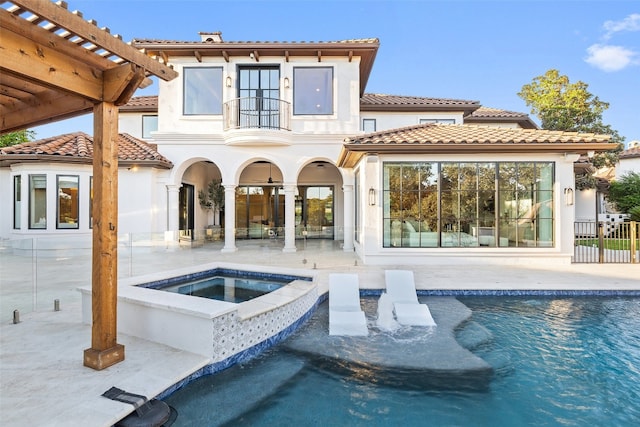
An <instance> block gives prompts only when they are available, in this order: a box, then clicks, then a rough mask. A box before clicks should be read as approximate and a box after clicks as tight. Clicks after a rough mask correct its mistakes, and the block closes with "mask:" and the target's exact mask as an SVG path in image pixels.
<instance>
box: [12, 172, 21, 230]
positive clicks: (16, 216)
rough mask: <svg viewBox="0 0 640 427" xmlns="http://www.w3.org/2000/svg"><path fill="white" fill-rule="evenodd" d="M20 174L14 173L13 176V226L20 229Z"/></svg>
mask: <svg viewBox="0 0 640 427" xmlns="http://www.w3.org/2000/svg"><path fill="white" fill-rule="evenodd" d="M21 191H22V176H20V175H16V176H14V177H13V228H14V229H16V230H19V229H20V226H21V222H20V221H21V220H20V218H21V215H22V205H21V203H22V195H21Z"/></svg>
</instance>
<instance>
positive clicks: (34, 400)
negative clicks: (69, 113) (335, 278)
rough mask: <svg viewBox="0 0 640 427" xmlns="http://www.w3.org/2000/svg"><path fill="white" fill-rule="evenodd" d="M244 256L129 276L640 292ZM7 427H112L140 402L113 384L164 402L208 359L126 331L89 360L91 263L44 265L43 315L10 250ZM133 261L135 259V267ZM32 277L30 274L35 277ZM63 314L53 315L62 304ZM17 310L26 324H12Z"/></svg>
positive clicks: (150, 264)
mask: <svg viewBox="0 0 640 427" xmlns="http://www.w3.org/2000/svg"><path fill="white" fill-rule="evenodd" d="M238 247H239V250H238V252H235V253H231V254H221V253H220V246H219V245H205V246H204V247H202V248H197V249H190V250H177V251H175V252H172V253H170V254H167V253H165V252H157V253H148V254H141V255H139V256H138V259H137V263H136V264H135V266H131V265H128V264H126V262H127V260H124V261H122V262H121V263H120V264H119V270H120V272H121V273H123V274H124V273H132V275H140V274H147V273H149V272H153V271H157V270H159V269H173V268H177V267H182V266H185V265H196V264H200V263H202V264H204V263H208V262H211V261H212V260H213V259H215V260H216V261H227V262H234V263H240V264H242V263H246V264H256V263H259V262H260V263H264V264H265V265H270V266H283V267H287V268H305V269H307V268H313V267H314V266H315V267H316V268H315V270H317V274H318V279H319V287H320V289H319V291H320V292H326V290H327V288H328V280H327V276H328V274H329V273H331V272H336V271H337V272H354V273H358V275H359V278H360V285H361V287H362V288H367V289H382V288H383V287H384V270H385V269H386V268H410V269H412V270H413V271H414V272H415V277H416V286H417V288H418V289H425V290H427V289H440V290H455V289H462V290H474V289H493V290H517V289H519V290H534V289H538V290H621V291H625V290H626V291H632V290H634V291H638V290H640V264H635V265H629V264H603V265H600V264H572V265H564V266H558V265H556V266H550V267H544V268H543V267H541V266H470V267H464V266H459V265H443V266H441V267H440V268H438V269H434V267H433V266H412V267H403V266H394V265H392V266H362V265H360V261H359V260H358V259H357V257H356V256H355V254H354V253H346V252H344V251H342V249H341V248H340V247H339V246H338V245H335V244H332V243H331V242H329V243H327V242H326V241H320V242H309V243H308V246H307V249H306V250H304V251H302V250H299V251H298V252H295V253H282V250H281V248H282V244H281V242H270V241H264V242H246V243H244V242H239V243H238ZM0 257H2V259H0V291H1V293H0V297H1V298H0V299H1V301H0V304H1V308H2V309H1V311H0V313H1V316H2V317H1V319H0V425H3V426H24V425H38V426H58V425H59V426H69V425H82V426H110V425H112V424H114V423H115V422H117V421H118V420H119V419H121V418H122V417H123V416H125V415H126V414H127V413H129V412H131V410H132V407H130V405H127V404H124V403H119V402H114V401H111V400H108V399H106V398H103V397H101V396H100V395H101V394H102V393H103V392H104V391H106V390H107V389H109V388H110V387H112V386H116V387H119V388H121V389H124V390H127V391H130V392H132V393H137V394H143V395H147V396H150V397H152V396H155V395H157V394H158V393H161V392H162V391H164V390H165V389H167V388H169V387H170V386H172V385H173V384H175V383H176V382H178V381H179V380H181V379H183V378H185V377H187V376H189V375H190V374H191V373H193V372H196V371H198V370H199V369H200V368H201V367H203V366H204V365H206V364H207V363H208V359H207V358H205V357H203V356H199V355H195V354H192V353H188V352H185V351H180V350H176V349H173V348H171V347H168V346H163V345H160V344H156V343H153V342H150V341H145V340H142V339H139V338H135V337H131V336H127V335H123V334H119V338H118V342H119V343H121V344H123V345H124V346H125V354H126V357H125V360H124V361H123V362H121V363H118V364H116V365H114V366H112V367H110V368H107V369H105V370H103V371H99V372H98V371H94V370H92V369H90V368H86V367H84V366H83V364H82V360H83V351H84V349H86V348H88V347H90V343H91V329H90V327H89V326H88V325H85V324H83V323H82V322H81V295H80V292H79V291H77V288H78V287H79V286H83V285H86V284H88V283H90V275H91V261H90V260H91V257H90V254H88V255H87V256H86V257H74V259H73V260H72V262H65V260H61V259H52V260H40V261H39V263H38V267H37V269H35V270H37V273H38V274H37V283H38V285H37V290H38V296H37V300H38V301H37V303H34V304H33V305H36V306H37V307H38V309H37V311H29V310H25V309H24V308H22V307H24V304H25V299H26V302H27V305H31V302H32V297H31V296H30V293H31V291H32V289H33V288H34V286H32V284H31V281H32V278H31V272H32V271H34V267H33V266H32V263H31V260H30V259H24V258H25V257H14V256H10V255H7V254H4V253H2V254H0ZM132 264H133V263H132ZM27 276H28V277H27ZM54 299H58V300H59V301H60V308H61V311H53V301H54ZM14 307H19V308H20V312H21V313H20V317H21V319H20V320H21V322H20V323H19V324H16V325H14V324H12V317H11V314H12V312H13V310H14V309H15V308H14Z"/></svg>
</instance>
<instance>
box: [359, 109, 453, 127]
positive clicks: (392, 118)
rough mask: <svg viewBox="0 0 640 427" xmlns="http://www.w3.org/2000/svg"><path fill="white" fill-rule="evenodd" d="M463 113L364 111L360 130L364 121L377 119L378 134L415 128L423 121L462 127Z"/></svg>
mask: <svg viewBox="0 0 640 427" xmlns="http://www.w3.org/2000/svg"><path fill="white" fill-rule="evenodd" d="M462 117H463V113H462V111H461V112H459V113H456V112H441V113H438V112H433V113H385V112H379V111H375V112H374V111H364V112H362V115H361V116H360V123H359V128H358V130H362V121H363V120H364V119H375V121H376V132H378V131H383V130H387V129H396V128H401V127H405V126H414V125H418V124H420V120H421V119H429V120H433V119H435V120H455V121H456V124H459V125H461V124H462V122H463V119H462Z"/></svg>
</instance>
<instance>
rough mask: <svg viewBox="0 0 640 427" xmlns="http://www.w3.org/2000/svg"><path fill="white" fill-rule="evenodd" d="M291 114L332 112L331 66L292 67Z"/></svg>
mask: <svg viewBox="0 0 640 427" xmlns="http://www.w3.org/2000/svg"><path fill="white" fill-rule="evenodd" d="M293 114H333V68H331V67H314V68H306V67H304V68H303V67H297V68H294V69H293Z"/></svg>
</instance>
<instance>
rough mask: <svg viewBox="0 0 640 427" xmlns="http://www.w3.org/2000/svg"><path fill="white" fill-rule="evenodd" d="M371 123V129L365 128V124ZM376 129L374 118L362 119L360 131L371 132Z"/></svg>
mask: <svg viewBox="0 0 640 427" xmlns="http://www.w3.org/2000/svg"><path fill="white" fill-rule="evenodd" d="M371 123H372V124H373V129H372V130H367V124H371ZM376 129H377V124H376V119H362V131H363V132H365V133H372V132H376Z"/></svg>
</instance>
